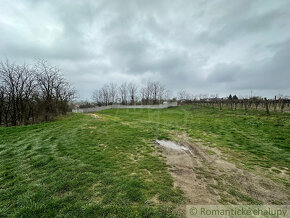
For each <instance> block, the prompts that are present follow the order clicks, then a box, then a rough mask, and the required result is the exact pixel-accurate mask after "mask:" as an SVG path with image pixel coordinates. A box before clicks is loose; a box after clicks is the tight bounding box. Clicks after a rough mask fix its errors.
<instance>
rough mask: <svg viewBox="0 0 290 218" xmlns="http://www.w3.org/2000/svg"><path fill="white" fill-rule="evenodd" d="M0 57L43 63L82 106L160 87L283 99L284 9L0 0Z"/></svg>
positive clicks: (288, 33)
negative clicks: (109, 93)
mask: <svg viewBox="0 0 290 218" xmlns="http://www.w3.org/2000/svg"><path fill="white" fill-rule="evenodd" d="M0 5H1V7H0V51H1V52H0V58H1V59H3V58H5V57H8V58H10V59H12V60H14V61H20V62H23V61H26V62H30V61H32V60H33V59H35V58H44V59H48V60H49V61H50V62H51V63H52V64H56V65H58V66H59V67H60V68H61V69H62V70H63V72H64V74H65V75H66V77H67V78H68V79H69V80H70V81H71V82H72V83H73V84H74V86H75V87H76V88H77V90H78V91H79V96H80V97H81V98H90V96H91V94H92V92H93V90H94V89H96V88H99V87H100V86H102V85H103V84H104V83H106V82H112V81H113V82H123V81H134V82H136V83H138V84H142V83H143V82H144V81H147V80H160V81H161V82H162V83H164V84H165V85H166V86H167V87H168V88H169V89H171V90H172V92H173V93H174V92H176V91H177V90H179V89H186V90H188V91H192V92H194V94H199V93H213V94H215V93H220V94H221V95H227V94H228V93H230V92H231V93H233V92H235V93H236V94H241V95H244V94H247V93H249V91H250V90H253V91H254V94H255V93H256V94H260V95H268V96H273V95H275V94H278V93H283V94H286V95H289V94H290V88H289V85H288V83H289V82H290V72H289V69H290V66H289V60H290V47H289V45H290V30H289V28H286V27H287V25H288V22H289V20H290V1H289V0H282V1H270V0H269V1H268V0H267V1H265V0H254V1H253V0H245V1H227V0H213V1H204V0H198V1H190V0H186V1H166V0H158V1H154V2H152V1H145V0H144V1H133V0H125V1H117V0H106V1H105V0H99V1H92V0H82V1H80V0H79V1H73V2H72V1H69V0H64V1H56V0H51V1H45V0H42V1H34V0H22V1H20V0H18V1H8V0H0Z"/></svg>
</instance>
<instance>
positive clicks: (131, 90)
mask: <svg viewBox="0 0 290 218" xmlns="http://www.w3.org/2000/svg"><path fill="white" fill-rule="evenodd" d="M137 90H138V89H137V86H136V84H134V83H132V82H130V83H129V84H128V93H129V95H130V103H131V104H132V105H133V104H134V103H135V100H136V93H137Z"/></svg>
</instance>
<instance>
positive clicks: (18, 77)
mask: <svg viewBox="0 0 290 218" xmlns="http://www.w3.org/2000/svg"><path fill="white" fill-rule="evenodd" d="M0 84H1V85H0V125H1V124H2V123H3V121H4V123H5V125H6V126H8V125H18V124H27V123H29V122H31V120H32V122H33V121H35V120H36V118H37V120H39V121H41V116H44V117H45V120H49V119H51V118H52V117H54V116H57V114H58V113H65V112H66V111H67V110H68V102H69V101H70V100H71V99H72V98H73V96H74V90H73V89H71V88H70V86H69V83H67V82H66V81H65V79H64V78H63V77H62V76H61V74H60V73H59V70H57V69H56V68H55V67H51V66H50V65H48V63H47V62H46V61H39V62H37V64H36V65H35V67H31V66H29V65H27V64H22V65H18V64H14V63H10V62H9V61H8V60H6V61H4V62H0Z"/></svg>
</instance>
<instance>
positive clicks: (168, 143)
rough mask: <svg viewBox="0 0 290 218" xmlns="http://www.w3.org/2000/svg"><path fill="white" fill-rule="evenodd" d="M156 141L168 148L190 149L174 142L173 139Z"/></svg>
mask: <svg viewBox="0 0 290 218" xmlns="http://www.w3.org/2000/svg"><path fill="white" fill-rule="evenodd" d="M156 142H157V143H158V144H159V145H161V146H163V147H166V148H171V149H173V150H178V151H182V150H184V151H188V150H189V149H188V148H187V147H184V146H182V145H179V144H177V143H174V142H172V141H165V140H156Z"/></svg>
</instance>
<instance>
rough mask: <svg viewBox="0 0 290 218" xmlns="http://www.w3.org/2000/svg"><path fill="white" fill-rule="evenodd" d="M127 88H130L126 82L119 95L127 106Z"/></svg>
mask: <svg viewBox="0 0 290 218" xmlns="http://www.w3.org/2000/svg"><path fill="white" fill-rule="evenodd" d="M127 86H128V85H127V83H125V82H124V83H122V84H121V85H120V87H119V93H120V97H121V103H122V104H127V95H128V90H127Z"/></svg>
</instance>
